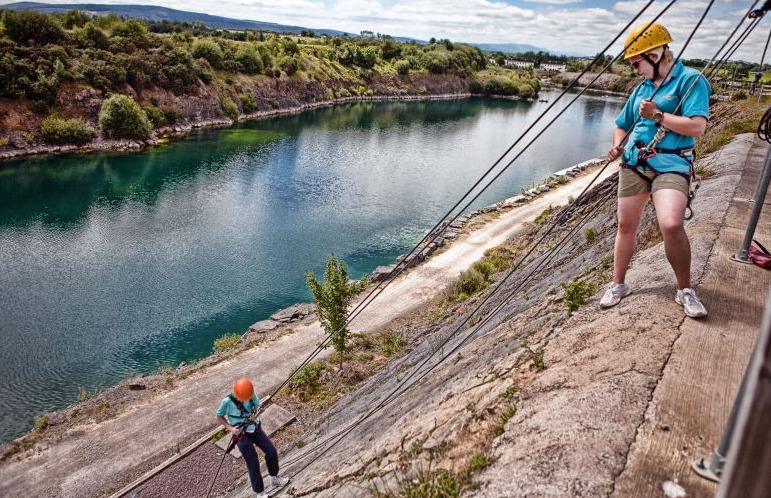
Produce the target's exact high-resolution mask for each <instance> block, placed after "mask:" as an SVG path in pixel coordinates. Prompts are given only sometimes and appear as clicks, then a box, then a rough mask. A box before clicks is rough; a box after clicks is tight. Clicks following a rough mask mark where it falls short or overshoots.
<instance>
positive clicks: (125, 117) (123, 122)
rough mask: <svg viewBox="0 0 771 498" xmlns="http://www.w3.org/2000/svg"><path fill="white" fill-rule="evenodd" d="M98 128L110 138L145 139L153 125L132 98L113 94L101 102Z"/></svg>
mask: <svg viewBox="0 0 771 498" xmlns="http://www.w3.org/2000/svg"><path fill="white" fill-rule="evenodd" d="M99 128H101V130H102V131H103V132H105V133H107V134H109V135H110V136H111V137H112V138H133V139H139V140H142V139H146V138H149V137H150V132H151V131H152V129H153V127H152V125H151V124H150V120H149V119H147V114H146V113H145V111H143V110H142V108H141V107H139V104H137V103H136V102H135V101H134V99H132V98H131V97H128V96H126V95H119V94H115V95H112V96H110V97H109V98H108V99H107V100H105V101H104V102H103V103H102V110H101V111H99Z"/></svg>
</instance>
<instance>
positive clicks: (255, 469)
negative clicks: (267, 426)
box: [238, 426, 278, 493]
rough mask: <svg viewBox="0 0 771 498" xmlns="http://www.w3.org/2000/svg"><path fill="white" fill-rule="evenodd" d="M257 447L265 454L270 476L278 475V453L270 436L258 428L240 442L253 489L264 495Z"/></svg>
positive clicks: (240, 448) (239, 447)
mask: <svg viewBox="0 0 771 498" xmlns="http://www.w3.org/2000/svg"><path fill="white" fill-rule="evenodd" d="M255 445H256V446H257V447H258V448H259V449H261V450H262V452H263V453H265V464H266V465H267V466H268V474H270V475H272V476H277V475H278V451H276V447H275V446H273V443H272V442H271V441H270V438H268V435H267V434H265V432H264V431H263V430H262V427H260V426H257V430H256V431H254V432H245V433H244V437H242V438H241V439H240V440H239V441H238V451H240V452H241V454H242V455H243V456H244V461H245V462H246V468H247V469H248V470H249V481H250V482H251V483H252V489H253V490H254V491H255V492H256V493H262V492H263V491H264V490H265V485H264V484H263V483H262V473H260V460H259V459H258V458H257V452H256V451H255V450H254V447H255Z"/></svg>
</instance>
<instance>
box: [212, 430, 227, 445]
mask: <svg viewBox="0 0 771 498" xmlns="http://www.w3.org/2000/svg"><path fill="white" fill-rule="evenodd" d="M227 433H228V431H227V430H226V429H225V428H224V427H223V428H221V429H220V430H218V431H217V432H215V433H214V435H212V437H211V438H209V441H211V443H212V444H215V443H216V442H217V441H219V440H220V439H222V438H223V437H225V434H227Z"/></svg>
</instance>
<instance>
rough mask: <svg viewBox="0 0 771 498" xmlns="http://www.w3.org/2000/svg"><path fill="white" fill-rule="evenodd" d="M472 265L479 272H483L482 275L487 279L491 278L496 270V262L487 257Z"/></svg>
mask: <svg viewBox="0 0 771 498" xmlns="http://www.w3.org/2000/svg"><path fill="white" fill-rule="evenodd" d="M471 266H472V268H474V269H475V270H477V271H478V272H479V273H481V274H482V276H484V277H485V280H487V279H488V278H490V275H492V274H493V273H495V271H496V268H495V264H494V263H493V262H492V261H489V260H487V259H482V260H479V261H477V262H476V263H474V264H473V265H471Z"/></svg>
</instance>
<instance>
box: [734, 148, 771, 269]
mask: <svg viewBox="0 0 771 498" xmlns="http://www.w3.org/2000/svg"><path fill="white" fill-rule="evenodd" d="M769 180H771V147H769V148H768V150H766V159H765V161H764V162H763V168H762V170H761V177H760V179H758V185H757V188H756V189H755V192H756V194H755V200H756V202H755V203H754V205H753V206H752V213H751V214H750V220H749V222H748V223H747V231H746V232H745V233H744V241H743V242H742V247H741V249H739V252H738V253H736V254H734V255H733V256H731V259H732V260H734V261H738V262H739V263H750V264H751V263H752V261H750V259H749V258H748V257H747V255H748V254H749V252H750V244H751V243H752V237H753V236H754V235H755V228H756V227H757V226H758V220H759V219H760V212H761V211H762V210H763V201H764V199H765V198H766V193H767V192H768V183H769Z"/></svg>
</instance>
